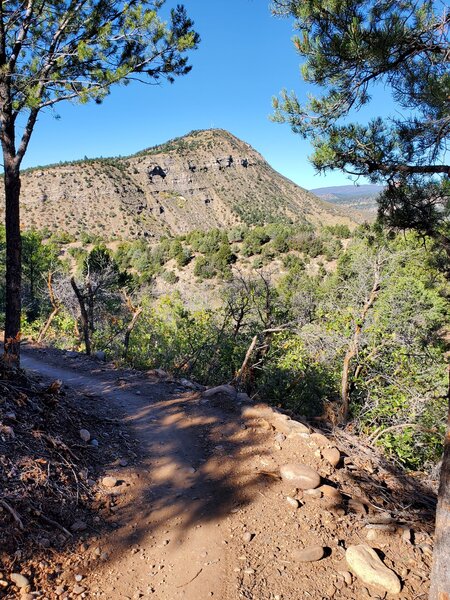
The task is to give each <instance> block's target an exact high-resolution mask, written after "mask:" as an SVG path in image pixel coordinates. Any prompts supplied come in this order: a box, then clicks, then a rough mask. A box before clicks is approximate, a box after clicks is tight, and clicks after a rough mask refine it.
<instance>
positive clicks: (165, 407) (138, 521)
mask: <svg viewBox="0 0 450 600" xmlns="http://www.w3.org/2000/svg"><path fill="white" fill-rule="evenodd" d="M61 363H62V364H61ZM22 364H23V367H25V368H26V369H29V370H32V371H35V372H37V373H39V374H41V375H43V376H44V377H48V378H50V379H61V380H62V381H63V382H64V384H66V385H67V386H69V387H70V388H73V389H76V390H78V391H81V392H82V393H84V394H87V395H88V396H96V397H98V402H102V403H105V402H106V403H108V404H109V405H110V407H111V408H112V409H113V410H115V411H116V413H117V415H118V417H119V418H121V419H123V422H124V424H126V425H127V426H128V427H129V428H131V431H132V433H133V434H134V435H135V436H136V438H137V439H138V456H136V457H135V459H134V461H133V462H134V464H133V466H131V467H129V466H128V465H127V466H124V467H120V465H119V468H115V469H114V471H111V475H113V476H114V477H116V478H118V479H119V481H123V482H124V485H122V486H119V487H118V488H117V489H116V487H115V488H114V489H113V490H111V493H113V494H114V495H115V498H116V499H117V500H118V504H119V509H118V510H117V512H116V514H115V515H114V516H113V517H112V520H113V521H114V523H115V525H116V527H117V529H116V531H115V533H114V535H113V536H110V539H106V540H102V551H104V552H106V553H107V554H108V556H109V560H108V561H107V563H106V566H105V567H104V568H100V569H99V571H98V572H97V573H93V574H91V590H95V591H96V593H97V594H98V595H100V596H103V597H105V598H111V599H115V598H128V597H129V598H135V597H136V598H138V597H140V596H139V594H143V595H144V596H145V597H146V596H147V595H149V594H155V595H156V597H157V598H161V599H162V598H164V599H167V600H170V599H172V598H173V599H174V600H175V599H176V598H185V599H192V600H202V599H203V598H211V597H215V598H220V599H221V600H226V599H228V598H233V597H236V596H235V595H234V594H232V593H231V592H230V591H229V590H228V589H227V587H228V582H229V581H230V577H229V560H228V551H227V539H226V538H227V534H226V533H225V529H228V528H227V523H226V519H227V516H228V515H230V514H233V513H232V512H231V511H233V510H234V509H235V508H236V507H237V506H239V505H240V504H242V503H243V502H246V501H248V500H249V499H250V495H251V486H250V484H249V481H248V475H247V474H246V473H245V465H244V464H243V462H245V458H246V457H245V454H246V452H245V450H244V446H248V440H246V443H245V444H244V443H243V437H244V436H243V435H242V434H245V430H244V429H243V427H245V425H243V423H242V421H241V420H240V418H239V414H238V413H239V411H237V412H236V410H235V409H234V408H235V407H232V406H228V407H225V409H224V408H222V407H221V406H218V405H216V406H215V407H213V406H209V407H208V410H207V411H205V409H204V407H203V405H202V401H201V398H200V396H199V394H198V393H193V392H191V391H186V389H182V388H180V387H179V386H177V384H176V383H165V382H161V381H160V380H152V379H149V378H148V377H145V376H142V375H140V374H137V373H132V372H129V371H128V372H125V374H121V373H120V372H117V371H116V370H114V369H113V368H112V367H111V366H103V365H102V363H98V364H97V365H96V364H95V363H94V364H92V363H91V362H86V361H84V360H82V359H81V360H80V359H72V360H71V359H67V360H63V359H62V358H61V357H59V358H58V357H57V355H52V356H51V358H50V356H49V357H47V356H46V353H42V352H39V351H33V350H31V351H30V350H27V351H25V352H24V353H23V359H22ZM245 437H246V438H247V436H245ZM257 437H258V436H255V438H254V439H252V444H251V449H252V451H254V450H255V449H256V442H257ZM259 437H260V436H259ZM102 443H105V442H103V441H101V443H100V448H99V451H101V444H102ZM225 453H226V454H225ZM124 454H125V453H124ZM238 455H239V459H238ZM224 456H226V460H224V459H223V458H224ZM124 464H125V463H124ZM244 480H245V481H244ZM242 490H245V493H243V492H242Z"/></svg>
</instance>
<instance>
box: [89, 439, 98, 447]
mask: <svg viewBox="0 0 450 600" xmlns="http://www.w3.org/2000/svg"><path fill="white" fill-rule="evenodd" d="M91 446H92V447H93V448H98V440H95V439H94V440H91Z"/></svg>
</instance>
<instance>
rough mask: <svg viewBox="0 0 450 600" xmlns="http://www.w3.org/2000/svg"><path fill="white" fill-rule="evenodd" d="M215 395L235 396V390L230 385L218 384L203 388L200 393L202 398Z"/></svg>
mask: <svg viewBox="0 0 450 600" xmlns="http://www.w3.org/2000/svg"><path fill="white" fill-rule="evenodd" d="M217 395H226V396H233V397H237V391H236V389H235V388H234V387H233V386H232V385H218V386H217V387H213V388H209V390H205V391H204V392H203V394H202V396H203V398H212V397H213V396H217Z"/></svg>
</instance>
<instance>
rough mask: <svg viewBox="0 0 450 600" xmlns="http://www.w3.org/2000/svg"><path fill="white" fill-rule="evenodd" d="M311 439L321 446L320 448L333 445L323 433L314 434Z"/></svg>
mask: <svg viewBox="0 0 450 600" xmlns="http://www.w3.org/2000/svg"><path fill="white" fill-rule="evenodd" d="M311 439H312V440H313V441H314V442H315V443H316V445H317V446H319V448H327V447H329V446H331V445H332V444H331V442H330V440H329V439H328V438H327V437H325V436H324V435H322V434H321V433H316V432H314V433H312V434H311Z"/></svg>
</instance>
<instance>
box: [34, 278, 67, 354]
mask: <svg viewBox="0 0 450 600" xmlns="http://www.w3.org/2000/svg"><path fill="white" fill-rule="evenodd" d="M52 279H53V273H52V272H50V273H49V274H48V275H47V288H48V296H49V299H50V304H51V305H52V308H53V310H52V312H51V313H50V315H49V317H48V319H47V321H46V322H45V325H44V327H43V328H42V329H41V331H40V332H39V336H38V339H37V342H38V343H40V342H41V341H42V340H43V339H44V336H45V334H46V333H47V331H48V328H49V327H50V325H51V323H52V321H53V319H54V318H55V317H56V315H57V314H58V313H59V311H60V309H61V305H60V303H59V302H58V301H57V300H56V298H55V293H54V291H53V285H52Z"/></svg>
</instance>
